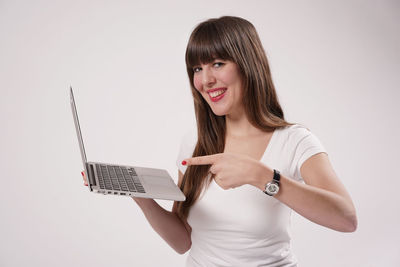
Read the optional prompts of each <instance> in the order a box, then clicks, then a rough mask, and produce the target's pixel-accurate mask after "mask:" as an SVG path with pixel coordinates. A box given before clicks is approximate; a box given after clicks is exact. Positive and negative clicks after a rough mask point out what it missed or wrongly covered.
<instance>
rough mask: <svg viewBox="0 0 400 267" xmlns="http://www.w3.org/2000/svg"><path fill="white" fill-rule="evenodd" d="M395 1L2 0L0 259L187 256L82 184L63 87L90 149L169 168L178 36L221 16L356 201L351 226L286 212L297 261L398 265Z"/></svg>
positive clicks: (184, 102)
mask: <svg viewBox="0 0 400 267" xmlns="http://www.w3.org/2000/svg"><path fill="white" fill-rule="evenodd" d="M399 14H400V3H399V1H390V0H388V1H378V0H376V1H373V0H367V1H361V0H351V1H345V0H340V1H286V0H285V1H232V0H230V1H209V0H204V1H147V2H146V3H145V2H144V1H141V2H139V1H4V0H0V36H1V37H0V38H1V39H0V90H1V97H0V123H1V132H0V137H1V138H0V153H1V154H0V156H1V158H0V159H1V160H0V164H1V165H0V167H1V171H2V174H1V182H2V184H1V188H2V190H1V194H0V211H1V215H0V216H1V219H0V237H1V241H0V266H7V267H8V266H183V265H184V262H185V259H186V255H178V254H177V253H175V252H174V251H173V250H172V249H171V248H170V247H169V246H168V245H166V243H165V242H164V241H163V240H162V239H161V238H160V237H159V236H158V235H157V234H156V233H155V232H154V231H153V230H152V229H151V227H150V226H149V224H148V223H147V221H146V219H145V218H144V216H143V214H142V212H141V210H140V209H139V208H138V207H137V206H136V204H135V203H134V202H133V200H131V199H130V198H124V197H113V196H103V195H96V194H91V193H89V192H88V191H87V188H86V187H84V186H83V185H82V178H81V175H80V171H81V169H82V168H83V167H82V162H81V160H80V155H79V150H78V143H77V139H76V135H75V132H74V131H75V130H74V126H73V120H72V115H71V110H70V104H69V95H68V88H69V86H70V85H72V86H73V87H74V89H75V97H76V101H77V105H78V112H79V115H80V119H81V126H82V132H83V137H84V140H85V145H86V149H87V156H88V158H89V160H92V161H105V162H115V163H126V164H132V165H139V166H140V165H142V166H154V167H159V168H165V169H167V170H168V171H169V173H170V174H171V175H172V176H173V178H174V179H176V178H177V168H176V166H175V159H176V156H177V153H178V147H179V142H180V138H181V137H182V135H183V134H184V133H185V132H186V131H188V130H189V129H190V128H191V127H195V119H194V112H193V102H192V98H191V94H190V89H189V82H188V78H187V76H186V70H185V63H184V52H185V47H186V44H187V40H188V37H189V34H190V32H191V30H192V29H193V28H194V27H195V25H196V24H197V23H199V22H201V21H203V20H205V19H207V18H211V17H219V16H221V15H236V16H241V17H244V18H246V19H248V20H250V21H251V22H252V23H253V24H254V25H255V27H256V28H257V30H258V32H259V35H260V37H261V39H262V42H263V44H264V47H265V49H266V51H267V55H268V58H269V60H270V65H271V68H272V73H273V79H274V82H275V85H276V87H277V90H278V94H279V97H280V101H281V104H282V106H283V108H284V111H285V115H286V118H287V120H288V121H291V122H298V123H302V124H305V125H306V126H308V127H309V128H310V129H311V131H312V132H313V133H314V134H315V135H316V136H317V137H318V138H319V139H320V140H321V142H322V143H323V144H324V146H325V147H326V148H327V150H328V152H329V155H330V159H331V161H332V163H333V165H334V167H335V170H336V172H337V173H338V175H339V177H340V179H341V180H342V181H343V183H344V184H345V186H346V188H347V189H348V191H349V192H350V194H351V196H352V198H353V200H354V203H355V205H356V208H357V213H358V219H359V227H358V229H357V231H356V232H355V233H351V234H348V233H347V234H346V233H339V232H335V231H333V230H329V229H326V228H323V227H321V226H318V225H316V224H314V223H311V222H309V221H307V220H305V219H303V218H302V217H300V216H299V215H294V218H293V223H292V224H293V227H292V229H293V250H294V252H295V254H296V255H297V257H298V259H299V263H300V266H325V267H334V266H335V267H336V266H342V267H347V266H348V267H350V266H351V267H353V266H366V267H381V266H385V267H388V266H393V267H394V266H400V256H399V253H398V252H399V251H400V248H399V242H400V231H399V224H400V217H399V211H400V209H399V202H400V197H399V194H398V191H399V186H400V182H399V178H400V177H399V169H398V168H399V163H400V162H399V156H398V151H399V148H400V142H399V139H398V137H399V136H400V125H399V124H400V123H399V121H400V120H399V115H400V108H399V104H398V102H399V100H400V93H399V86H398V85H399V84H400V78H399V77H400V75H399V70H400V68H399V65H400V54H399V47H400V38H399V32H400V31H399V26H400V16H399ZM159 203H161V205H163V206H164V207H166V208H170V206H171V203H170V202H167V201H160V202H159ZM89 229H90V230H89Z"/></svg>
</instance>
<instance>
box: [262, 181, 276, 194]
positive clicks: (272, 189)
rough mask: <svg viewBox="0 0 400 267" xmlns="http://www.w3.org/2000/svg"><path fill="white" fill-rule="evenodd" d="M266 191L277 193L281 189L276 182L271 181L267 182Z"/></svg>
mask: <svg viewBox="0 0 400 267" xmlns="http://www.w3.org/2000/svg"><path fill="white" fill-rule="evenodd" d="M265 191H267V192H268V193H269V194H270V195H275V194H276V193H278V191H279V186H278V185H277V184H275V183H269V184H267V187H266V188H265Z"/></svg>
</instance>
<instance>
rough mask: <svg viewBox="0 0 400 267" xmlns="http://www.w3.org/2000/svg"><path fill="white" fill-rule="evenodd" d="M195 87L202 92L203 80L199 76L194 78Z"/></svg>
mask: <svg viewBox="0 0 400 267" xmlns="http://www.w3.org/2000/svg"><path fill="white" fill-rule="evenodd" d="M193 85H194V88H196V89H197V90H198V91H201V78H200V76H199V75H194V76H193Z"/></svg>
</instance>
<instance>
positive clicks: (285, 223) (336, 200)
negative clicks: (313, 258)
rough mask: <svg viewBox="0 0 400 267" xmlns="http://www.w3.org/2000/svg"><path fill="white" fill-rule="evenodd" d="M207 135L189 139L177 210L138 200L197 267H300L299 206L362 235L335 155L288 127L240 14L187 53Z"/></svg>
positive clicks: (201, 132)
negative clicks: (295, 232) (294, 218)
mask: <svg viewBox="0 0 400 267" xmlns="http://www.w3.org/2000/svg"><path fill="white" fill-rule="evenodd" d="M186 65H187V72H188V75H189V80H190V85H191V90H192V94H193V98H194V106H195V113H196V120H197V133H194V134H188V135H186V136H185V138H184V139H183V142H182V144H181V149H180V153H179V156H178V160H177V163H178V168H179V172H178V173H179V179H178V185H179V186H180V188H181V189H182V191H183V192H184V194H185V196H186V198H187V199H186V201H185V202H175V203H174V206H173V209H172V211H171V212H169V211H166V210H165V209H163V208H162V207H160V206H159V205H158V204H157V203H156V202H155V201H154V200H151V199H143V198H134V200H135V201H136V203H137V204H138V205H139V206H140V208H141V209H142V210H143V212H144V214H145V216H146V218H147V219H148V221H149V222H150V224H151V225H152V227H153V228H154V229H155V231H157V233H159V234H160V236H161V237H162V238H163V239H164V240H165V241H166V242H167V243H168V244H169V245H170V246H171V247H172V248H174V249H175V250H176V251H177V252H178V253H185V252H186V251H188V250H189V249H190V253H189V256H188V259H187V266H297V263H296V259H295V257H294V256H293V255H292V253H291V251H290V237H289V234H288V227H289V222H290V213H291V210H292V209H293V210H294V211H296V212H297V213H299V214H301V215H302V216H304V217H306V218H307V219H309V220H311V221H313V222H315V223H318V224H320V225H323V226H326V227H328V228H331V229H334V230H338V231H342V232H352V231H355V229H356V227H357V219H356V213H355V208H354V206H353V203H352V200H351V198H350V196H349V194H348V193H347V192H346V189H345V188H344V186H343V185H342V184H341V182H340V181H339V179H338V178H337V176H336V174H335V172H334V170H333V168H332V166H331V164H330V162H329V159H328V156H327V154H326V151H325V150H324V148H323V147H322V145H321V144H320V142H319V141H318V139H317V138H316V137H315V136H314V135H313V134H312V133H311V132H310V131H309V130H308V129H306V128H304V127H302V126H300V125H296V124H291V123H288V122H286V121H285V120H284V115H283V111H282V109H281V107H280V105H279V102H278V99H277V95H276V92H275V88H274V85H273V83H272V79H271V73H270V70H269V66H268V62H267V58H266V55H265V52H264V49H263V47H262V45H261V41H260V39H259V37H258V35H257V32H256V30H255V28H254V26H253V25H252V24H251V23H250V22H248V21H246V20H244V19H242V18H238V17H221V18H218V19H210V20H207V21H205V22H203V23H201V24H199V25H198V26H197V27H196V28H195V29H194V31H193V33H192V35H191V37H190V39H189V43H188V46H187V50H186Z"/></svg>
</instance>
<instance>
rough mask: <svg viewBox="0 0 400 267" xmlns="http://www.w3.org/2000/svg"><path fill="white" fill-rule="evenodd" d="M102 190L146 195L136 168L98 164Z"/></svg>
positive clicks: (98, 175)
mask: <svg viewBox="0 0 400 267" xmlns="http://www.w3.org/2000/svg"><path fill="white" fill-rule="evenodd" d="M96 170H97V177H98V179H99V186H100V188H101V189H108V190H118V191H126V192H139V193H146V192H145V190H144V188H143V185H142V184H141V182H140V180H139V177H138V176H137V174H136V172H135V169H134V168H127V167H124V166H114V165H104V164H96Z"/></svg>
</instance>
